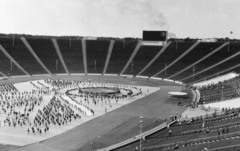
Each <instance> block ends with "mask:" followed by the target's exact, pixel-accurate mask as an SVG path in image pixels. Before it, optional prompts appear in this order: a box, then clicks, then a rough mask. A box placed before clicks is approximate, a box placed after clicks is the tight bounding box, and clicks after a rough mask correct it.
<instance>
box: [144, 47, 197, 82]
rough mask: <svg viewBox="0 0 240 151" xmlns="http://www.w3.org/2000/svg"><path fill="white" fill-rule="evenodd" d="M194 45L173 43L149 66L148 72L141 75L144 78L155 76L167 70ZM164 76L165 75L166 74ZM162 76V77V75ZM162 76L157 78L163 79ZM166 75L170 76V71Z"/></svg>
mask: <svg viewBox="0 0 240 151" xmlns="http://www.w3.org/2000/svg"><path fill="white" fill-rule="evenodd" d="M193 44H194V43H193V42H188V43H184V44H183V43H181V42H178V43H177V45H178V46H177V47H176V43H173V42H172V43H171V44H170V45H169V46H168V47H167V49H166V50H165V51H164V52H163V53H162V54H161V55H160V56H159V57H158V59H156V60H155V62H154V63H153V64H152V65H150V66H149V68H148V69H147V70H145V71H144V72H143V73H142V74H141V75H143V76H153V75H154V74H156V73H157V72H158V71H160V70H162V69H164V68H165V65H168V64H170V63H171V62H172V61H174V60H175V59H176V58H178V57H179V56H180V55H181V54H182V53H184V52H185V51H186V50H187V49H188V48H189V47H191V46H192V45H193ZM162 74H164V75H165V72H163V73H162ZM162 74H161V75H162ZM161 75H157V77H160V78H161ZM166 75H169V74H168V70H167V71H166Z"/></svg>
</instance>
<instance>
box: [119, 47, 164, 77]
mask: <svg viewBox="0 0 240 151" xmlns="http://www.w3.org/2000/svg"><path fill="white" fill-rule="evenodd" d="M161 48H162V47H160V46H154V47H153V46H141V47H140V49H139V50H138V52H137V54H136V55H135V57H134V58H133V60H132V63H131V64H130V65H129V66H128V68H127V70H126V71H125V72H124V74H130V75H136V74H138V73H139V72H140V71H141V70H142V69H143V68H144V67H145V66H146V65H147V64H148V63H149V62H150V61H151V60H152V59H153V57H154V56H155V55H156V54H157V53H158V52H159V51H160V50H161Z"/></svg>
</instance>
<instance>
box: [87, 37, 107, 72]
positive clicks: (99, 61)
mask: <svg viewBox="0 0 240 151" xmlns="http://www.w3.org/2000/svg"><path fill="white" fill-rule="evenodd" d="M109 44H110V41H109V40H102V41H98V40H86V51H87V54H86V55H87V68H88V73H103V68H104V65H105V60H106V58H107V52H108V47H109Z"/></svg>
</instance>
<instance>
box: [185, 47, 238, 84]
mask: <svg viewBox="0 0 240 151" xmlns="http://www.w3.org/2000/svg"><path fill="white" fill-rule="evenodd" d="M237 52H238V50H234V49H232V50H231V51H229V52H228V46H225V47H224V48H222V49H221V50H219V51H218V52H216V53H214V54H213V55H212V56H211V57H209V58H207V59H205V60H203V61H202V62H200V63H198V64H197V65H196V66H195V73H197V72H199V71H202V70H204V69H205V68H207V67H209V66H212V65H214V64H216V63H218V62H219V61H222V60H223V59H225V58H227V57H229V56H231V55H233V54H235V53H237ZM206 75H207V74H206V73H205V72H203V73H201V74H199V76H198V77H196V76H195V78H194V79H192V78H189V79H186V80H183V82H186V83H188V82H191V81H195V80H197V79H199V78H201V77H204V76H206Z"/></svg>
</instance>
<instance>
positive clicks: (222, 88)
mask: <svg viewBox="0 0 240 151" xmlns="http://www.w3.org/2000/svg"><path fill="white" fill-rule="evenodd" d="M223 88H224V86H222V100H223Z"/></svg>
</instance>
